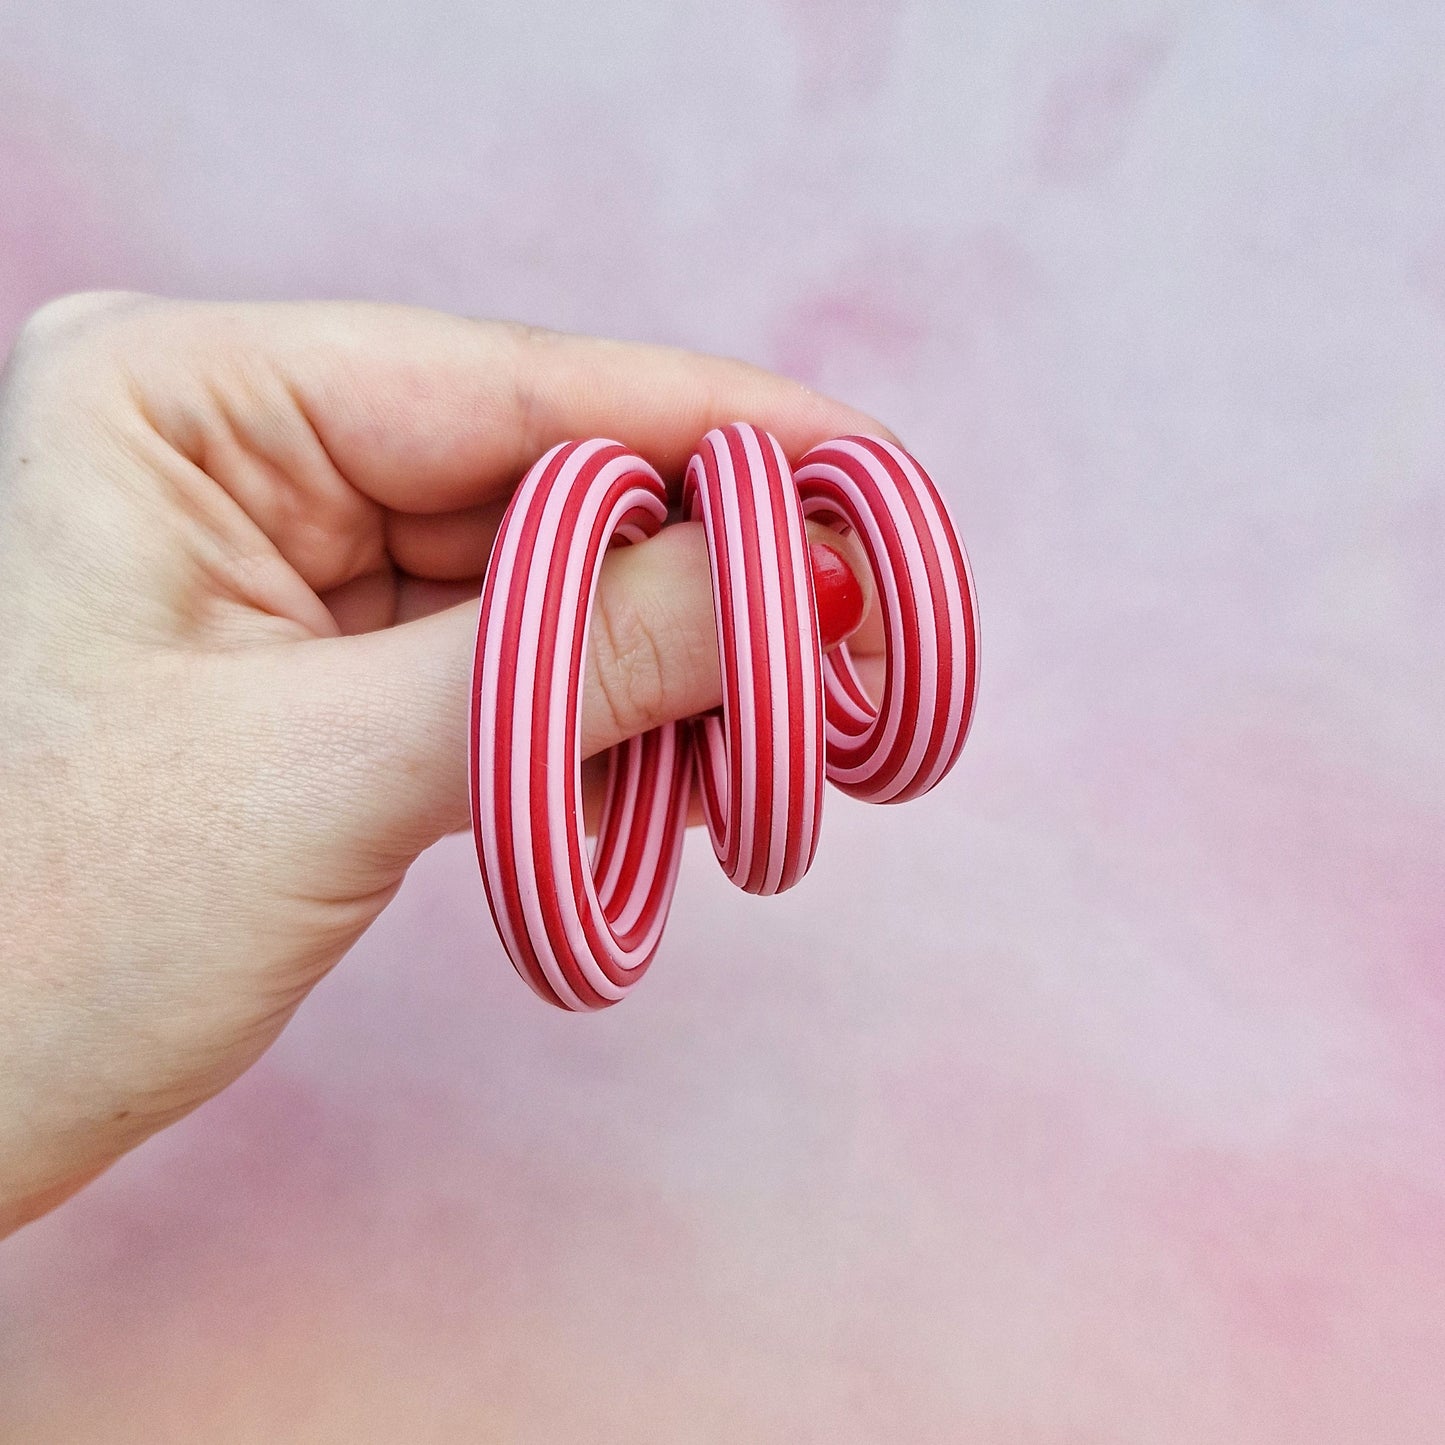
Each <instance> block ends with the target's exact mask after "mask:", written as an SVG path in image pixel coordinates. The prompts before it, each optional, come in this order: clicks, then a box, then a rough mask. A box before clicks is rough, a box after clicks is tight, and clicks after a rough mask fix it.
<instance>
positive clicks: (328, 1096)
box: [0, 0, 1445, 1445]
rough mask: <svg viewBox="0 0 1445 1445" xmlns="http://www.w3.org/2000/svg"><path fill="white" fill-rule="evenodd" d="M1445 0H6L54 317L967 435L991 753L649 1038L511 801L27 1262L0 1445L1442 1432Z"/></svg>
mask: <svg viewBox="0 0 1445 1445" xmlns="http://www.w3.org/2000/svg"><path fill="white" fill-rule="evenodd" d="M1442 74H1445V10H1442V8H1441V7H1440V5H1439V3H1438V0H1217V3H1210V4H1192V5H1191V4H1187V3H1184V0H1083V3H1078V4H1073V5H1067V6H1059V5H1050V4H1045V3H1028V0H1025V3H1019V0H971V3H961V0H872V3H866V0H834V3H828V0H735V3H732V4H729V5H726V6H722V5H713V4H705V3H701V0H627V3H616V4H585V5H584V4H581V3H578V0H529V3H527V4H525V5H520V4H500V3H496V0H483V3H465V4H464V3H461V0H411V3H409V4H407V5H404V6H397V5H391V4H382V3H380V0H347V3H343V0H287V3H284V4H283V3H280V0H253V3H250V4H246V5H193V4H181V3H177V0H133V3H131V4H128V5H125V6H117V5H111V4H102V3H99V0H71V3H67V4H64V5H57V4H52V3H46V0H3V5H0V347H3V346H5V345H8V341H9V339H10V338H11V337H12V336H13V333H14V331H15V329H16V327H17V326H18V325H19V323H20V322H21V320H22V318H23V317H24V316H25V314H26V313H27V312H28V311H29V310H30V309H32V308H33V307H35V306H36V305H37V304H39V303H40V302H41V301H43V300H44V299H46V298H47V297H49V296H52V295H55V294H57V293H59V292H63V291H67V290H73V289H77V288H84V287H92V286H131V287H140V288H146V289H151V290H155V291H160V292H166V293H174V294H184V295H193V296H225V297H301V296H317V295H324V296H365V297H376V298H386V299H390V300H398V301H409V302H418V303H424V304H427V305H432V306H438V307H444V308H448V309H452V310H457V311H463V312H468V313H474V314H485V315H496V316H510V317H517V318H521V319H525V320H529V321H534V322H539V323H543V324H547V325H551V326H556V327H564V328H569V329H577V330H584V331H594V332H602V333H607V334H613V335H620V336H627V337H636V338H643V339H649V340H660V341H667V342H676V343H682V344H685V345H688V346H692V347H697V348H702V349H708V350H717V351H722V352H728V353H733V354H737V355H741V356H745V357H747V358H749V359H750V360H753V361H756V362H759V363H761V364H763V365H765V366H770V367H774V368H777V369H780V370H782V371H785V372H788V373H790V374H792V375H794V376H796V377H799V378H802V379H803V380H805V381H807V382H809V383H811V384H813V385H815V386H817V387H820V388H823V389H827V390H830V391H833V392H836V393H838V394H839V395H841V396H843V397H844V398H846V399H847V400H849V401H851V402H854V403H856V404H858V405H860V406H862V407H865V408H869V409H871V410H873V411H874V412H875V413H877V414H878V415H880V416H881V417H883V418H884V419H885V420H887V421H888V422H889V423H890V424H891V425H892V426H894V427H895V428H896V429H897V430H898V431H899V432H900V434H901V435H902V436H903V437H904V438H905V439H906V441H907V442H908V443H909V444H910V445H911V446H912V447H913V448H914V449H915V450H916V451H917V453H918V454H919V455H920V457H921V458H923V460H924V461H925V463H926V464H927V465H928V466H929V467H930V468H931V469H932V470H933V472H934V475H935V476H936V477H937V478H938V480H939V482H940V484H941V486H942V487H943V489H944V491H945V492H946V494H947V496H948V497H949V499H950V501H951V503H952V505H953V507H954V510H955V513H956V516H957V518H958V521H959V523H960V526H961V528H962V530H963V533H964V536H965V539H966V541H967V544H968V546H969V549H970V552H971V555H972V558H973V561H974V565H975V570H976V574H977V579H978V586H979V591H980V597H981V603H982V615H983V622H984V651H983V656H984V669H983V687H982V694H981V704H980V711H979V716H978V722H977V724H976V727H975V731H974V734H973V739H972V741H971V742H970V745H969V748H968V750H967V751H966V753H965V755H964V759H963V762H962V764H961V765H960V767H959V769H958V770H957V772H956V773H955V774H954V775H953V777H952V778H951V779H950V780H949V781H948V783H947V784H946V785H945V786H944V787H942V788H941V789H940V790H939V791H938V792H937V793H935V794H933V795H932V796H930V797H929V798H928V799H926V800H924V801H922V802H920V803H917V804H914V805H911V806H909V807H907V808H905V809H901V810H897V809H894V810H890V809H874V810H869V809H867V808H864V807H861V806H858V805H854V804H852V803H850V802H849V800H847V799H844V798H842V797H841V796H838V795H834V796H833V797H832V798H830V802H829V816H828V818H827V820H826V826H825V827H824V831H823V844H822V849H821V854H820V858H819V861H818V864H817V866H816V868H815V869H814V871H813V873H812V875H811V876H810V877H809V879H808V880H807V882H806V883H805V884H804V885H803V886H802V887H800V888H798V889H797V890H796V891H795V892H793V893H791V894H789V895H788V896H786V897H784V898H781V899H777V900H772V901H768V902H759V901H756V900H753V899H749V898H745V897H743V896H742V895H740V894H736V893H734V892H733V891H732V890H731V889H730V888H729V887H728V885H727V884H726V883H725V882H724V881H723V879H722V876H721V874H720V873H719V872H718V870H717V869H716V867H715V865H714V863H713V862H712V859H711V856H710V851H709V850H708V848H707V846H706V844H705V842H703V841H702V839H700V838H698V839H694V840H693V842H692V845H691V847H690V850H689V854H688V859H687V862H686V864H685V871H684V878H683V884H682V889H681V893H680V896H679V899H678V903H677V906H676V909H675V912H674V919H673V923H672V925H671V928H670V931H669V934H668V938H667V940H666V944H665V951H664V953H663V955H662V957H661V958H660V960H659V962H658V965H657V967H656V968H655V969H654V970H653V972H652V974H651V976H650V977H649V978H648V980H647V983H646V986H645V987H643V988H642V989H640V990H639V991H638V993H637V994H636V995H635V996H634V997H633V998H632V999H630V1000H629V1001H628V1002H627V1003H626V1004H625V1005H624V1006H623V1007H621V1008H619V1009H615V1010H612V1011H611V1012H609V1013H607V1014H606V1015H604V1016H601V1017H595V1018H582V1019H578V1018H570V1017H563V1016H561V1015H559V1014H557V1013H554V1012H553V1011H551V1010H548V1009H545V1008H543V1007H542V1006H540V1005H539V1004H538V1003H537V1002H536V1000H535V999H534V998H533V997H532V996H531V995H530V994H529V993H528V992H527V990H526V989H525V988H524V987H523V986H522V985H521V984H520V983H519V981H518V980H517V979H516V978H515V977H514V976H513V974H512V972H511V969H510V967H509V966H508V964H507V963H506V960H505V958H504V956H503V954H502V951H501V949H500V947H499V945H498V943H497V942H496V940H495V938H494V936H493V932H492V928H491V924H490V921H489V919H488V917H487V913H486V906H485V901H484V898H483V894H482V889H481V884H480V880H479V877H478V874H477V870H476V865H475V860H474V858H473V856H472V854H471V843H470V840H467V839H460V840H455V841H452V842H448V843H446V844H444V845H443V846H441V847H439V848H437V849H436V850H434V851H433V852H432V853H431V854H429V855H428V856H427V857H426V858H424V859H423V860H422V862H421V863H420V864H419V865H418V866H417V867H416V868H415V870H414V871H413V874H412V876H411V878H410V879H409V881H408V883H407V885H406V888H405V890H404V891H403V893H402V895H401V896H400V898H399V899H398V900H397V902H396V903H395V905H394V906H393V907H392V908H391V910H390V911H389V912H388V913H387V914H386V915H385V917H384V918H383V920H382V922H381V924H380V925H379V926H378V927H377V928H376V929H375V930H374V931H373V932H372V934H370V935H369V936H368V937H367V938H366V939H365V940H364V941H363V943H362V944H361V946H360V947H358V948H357V949H356V950H355V952H354V953H353V955H352V956H351V957H350V959H349V960H348V961H347V962H346V963H345V964H344V965H343V966H342V967H341V968H340V969H338V970H337V972H336V973H335V974H333V975H332V976H331V977H330V978H329V979H328V980H327V981H326V982H325V983H324V984H323V985H322V986H321V988H320V989H319V990H318V991H317V993H316V995H315V996H314V998H313V999H312V1000H311V1001H310V1002H309V1003H308V1004H307V1005H306V1007H305V1008H303V1010H302V1011H301V1014H300V1016H299V1017H298V1018H297V1020H296V1021H295V1023H294V1024H293V1025H292V1027H291V1028H290V1029H289V1030H288V1032H287V1033H286V1034H285V1036H284V1037H283V1039H282V1040H281V1042H280V1044H279V1045H278V1046H277V1048H276V1049H275V1050H274V1051H273V1052H272V1053H271V1054H270V1055H269V1056H268V1058H267V1059H266V1060H265V1061H264V1062H263V1063H262V1064H261V1065H260V1066H259V1067H258V1068H257V1069H256V1070H255V1071H254V1072H253V1073H251V1074H250V1075H248V1076H247V1077H246V1078H245V1079H243V1080H242V1081H241V1082H240V1083H239V1084H237V1085H236V1086H235V1087H234V1088H232V1089H231V1090H229V1091H228V1092H227V1093H225V1094H224V1095H223V1096H222V1097H220V1098H219V1099H217V1100H215V1101H214V1102H213V1103H212V1104H210V1105H208V1106H207V1107H206V1108H204V1109H202V1110H201V1111H200V1112H199V1113H198V1114H196V1115H195V1116H194V1117H192V1118H191V1119H189V1120H188V1121H186V1122H185V1123H184V1124H182V1125H181V1126H180V1127H178V1128H176V1129H174V1130H172V1131H171V1132H169V1133H168V1134H166V1135H165V1136H163V1137H161V1138H159V1139H157V1140H155V1141H153V1142H152V1143H150V1144H149V1145H147V1146H146V1147H145V1148H143V1149H142V1150H140V1151H139V1152H138V1153H137V1154H135V1155H133V1156H131V1157H130V1158H128V1159H126V1160H125V1161H123V1162H122V1163H121V1164H120V1165H119V1166H118V1167H117V1168H115V1169H114V1170H113V1171H112V1172H111V1173H110V1174H109V1175H107V1176H106V1177H105V1178H104V1179H103V1180H101V1181H100V1182H99V1183H98V1184H96V1185H95V1186H94V1187H92V1188H91V1189H90V1190H89V1191H87V1192H86V1193H85V1194H84V1195H82V1196H81V1197H79V1198H78V1199H77V1200H75V1201H74V1202H73V1203H71V1204H69V1205H67V1206H66V1207H65V1208H63V1209H61V1210H60V1211H59V1212H58V1213H56V1214H54V1215H53V1216H51V1217H49V1218H48V1219H46V1220H44V1221H42V1222H40V1223H38V1224H36V1225H34V1226H32V1227H30V1228H28V1229H26V1230H24V1231H23V1232H22V1233H21V1234H19V1235H18V1236H16V1237H15V1238H13V1239H12V1240H11V1241H10V1242H9V1243H7V1244H6V1245H5V1246H4V1247H3V1248H0V1440H4V1441H5V1442H11V1441H14V1442H25V1445H50V1442H57V1445H59V1442H64V1445H88V1442H93V1441H94V1442H102V1441H103V1442H107V1445H117V1442H132V1441H135V1442H142V1441H143V1442H147V1445H159V1442H168V1441H185V1442H193V1441H208V1442H211V1441H227V1442H229V1441H238V1442H240V1441H244V1442H250V1441H258V1442H259V1441H266V1442H275V1441H306V1442H311V1441H346V1442H371V1441H399V1440H405V1441H407V1442H433V1441H437V1442H441V1441H448V1442H450V1441H498V1442H508V1445H512V1442H517V1445H533V1442H549V1445H555V1442H572V1441H576V1442H583V1445H592V1442H601V1445H611V1442H627V1445H640V1442H667V1445H673V1442H677V1445H686V1442H715V1441H716V1442H724V1441H725V1442H749V1445H753V1442H756V1445H773V1442H789V1445H805V1442H820V1445H821V1442H827V1445H853V1442H870V1445H871V1442H883V1441H887V1442H892V1441H906V1442H909V1445H929V1442H947V1445H958V1442H968V1445H1104V1442H1109V1445H1136V1442H1138V1445H1145V1442H1160V1441H1168V1442H1171V1445H1204V1442H1211V1445H1212V1442H1219V1441H1230V1442H1233V1445H1254V1442H1266V1441H1267V1442H1280V1441H1309V1442H1311V1445H1338V1442H1355V1441H1359V1442H1370V1445H1382V1442H1416V1441H1419V1442H1427V1441H1428V1442H1436V1441H1439V1440H1441V1439H1445V1382H1442V1362H1445V899H1442V868H1441V865H1442V862H1445V762H1442V751H1445V750H1442V743H1441V714H1442V706H1445V687H1442V678H1445V567H1442V553H1445V549H1442V542H1445V403H1442V393H1445V83H1442V79H1441V77H1442Z"/></svg>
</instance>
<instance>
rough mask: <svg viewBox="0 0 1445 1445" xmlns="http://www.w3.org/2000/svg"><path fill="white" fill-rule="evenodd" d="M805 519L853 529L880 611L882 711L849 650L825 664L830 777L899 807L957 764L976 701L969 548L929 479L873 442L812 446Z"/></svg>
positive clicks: (801, 484)
mask: <svg viewBox="0 0 1445 1445" xmlns="http://www.w3.org/2000/svg"><path fill="white" fill-rule="evenodd" d="M794 483H795V485H796V487H797V490H798V495H799V496H800V497H801V498H802V503H803V511H804V514H805V515H807V516H809V517H813V518H816V519H817V520H819V521H822V522H825V523H827V524H828V525H830V526H834V527H837V528H839V529H841V530H844V531H851V532H855V533H856V534H857V535H858V538H859V540H860V541H861V542H862V544H863V547H864V550H865V551H866V552H867V554H868V563H869V566H870V567H871V568H872V571H873V578H874V581H875V583H876V593H877V598H878V604H879V606H880V607H881V610H882V614H883V627H884V638H885V645H886V649H887V651H886V655H885V660H884V682H883V695H882V697H881V698H880V699H879V700H878V702H877V703H876V704H875V703H874V702H873V700H872V699H871V698H870V697H869V696H868V694H867V692H866V690H865V689H864V687H863V684H862V683H861V682H860V680H859V678H858V674H857V671H856V670H855V668H854V667H853V663H852V659H851V658H850V657H849V655H848V649H847V647H846V645H845V646H843V647H840V648H837V649H835V650H834V651H833V652H831V653H830V654H829V655H828V657H827V659H826V690H827V697H828V703H827V738H828V753H827V768H828V779H829V781H830V782H832V783H833V784H834V785H835V786H837V787H839V788H841V789H842V790H843V791H844V792H845V793H850V794H851V795H852V796H853V797H855V798H862V799H863V800H864V801H865V802H870V803H902V802H906V801H907V800H908V799H910V798H917V797H920V796H921V795H922V794H924V793H926V792H927V791H928V790H929V789H930V788H932V787H933V786H935V784H937V783H938V782H939V780H940V779H941V778H942V777H943V776H944V774H945V773H947V772H948V770H949V769H950V768H951V767H952V766H953V765H954V763H956V762H957V761H958V755H959V753H960V751H962V749H963V744H964V741H965V740H966V739H967V737H968V730H969V726H970V725H971V723H972V722H973V711H974V704H975V701H976V699H977V695H978V605H977V602H976V601H975V598H974V591H973V574H972V572H971V571H970V569H969V566H968V559H967V557H966V556H965V555H964V551H963V546H962V544H961V543H960V542H959V540H958V534H957V533H956V532H955V531H954V528H953V523H952V522H951V521H950V520H949V516H948V513H947V511H946V510H945V509H944V505H943V499H942V498H941V497H940V496H939V495H938V489H937V488H936V487H935V486H934V485H933V482H932V480H931V478H930V477H929V476H928V474H927V473H926V472H925V471H924V470H923V468H922V467H920V466H919V465H918V463H917V462H916V461H914V460H913V458H912V457H910V456H909V455H908V453H907V452H905V451H903V450H901V449H900V448H899V447H896V446H894V445H893V444H892V443H891V442H886V441H883V440H882V439H881V438H878V437H843V438H841V439H839V440H838V441H831V442H825V443H824V444H823V445H821V446H817V447H814V448H813V450H812V451H810V452H809V453H808V454H807V455H806V456H805V457H804V458H803V460H802V463H801V464H800V465H799V467H798V469H797V471H796V472H795V473H794Z"/></svg>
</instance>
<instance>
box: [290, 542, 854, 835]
mask: <svg viewBox="0 0 1445 1445" xmlns="http://www.w3.org/2000/svg"><path fill="white" fill-rule="evenodd" d="M843 550H844V552H845V553H847V550H848V549H846V548H844V549H843ZM860 580H862V581H863V585H864V587H865V591H866V590H867V589H868V588H869V587H870V585H871V584H869V583H868V582H867V580H866V579H860ZM458 585H462V584H458ZM476 624H477V608H476V603H475V601H474V600H470V599H469V600H468V601H467V602H465V603H463V604H461V605H459V606H455V607H451V608H448V609H447V610H445V611H442V612H436V613H433V614H431V615H429V616H424V617H419V618H417V619H416V620H414V621H411V622H408V623H405V624H403V625H399V626H396V627H392V628H389V629H386V630H384V631H380V632H373V633H369V634H366V635H364V636H357V637H346V638H339V639H332V640H327V641H322V642H317V643H308V644H303V645H302V646H300V647H299V648H292V649H290V651H291V652H292V653H293V654H295V657H296V662H295V666H296V669H297V678H298V685H301V680H302V679H304V686H305V687H307V688H308V689H309V690H310V692H311V694H312V695H313V696H317V695H319V696H324V697H329V698H332V699H335V700H336V701H335V705H336V706H337V707H338V708H339V709H341V710H342V711H343V717H342V720H341V725H342V727H343V730H344V732H345V735H346V736H347V737H348V738H350V739H352V740H353V746H354V747H355V748H356V749H358V750H360V752H361V754H362V756H361V757H360V758H359V759H358V761H360V762H361V763H362V764H363V765H364V768H365V772H366V776H367V782H366V784H365V786H364V787H357V786H356V785H355V784H354V783H353V782H348V784H347V787H348V792H349V794H350V801H349V802H348V805H347V806H348V807H350V806H352V805H356V806H359V807H361V808H362V812H361V813H359V814H357V815H356V817H357V821H356V826H357V827H358V828H360V829H362V831H363V832H364V833H365V835H366V837H367V840H368V842H369V843H370V844H372V845H375V844H376V843H378V842H379V841H380V840H382V839H389V840H391V842H392V844H393V846H394V847H395V849H396V851H397V853H398V855H404V856H405V857H407V858H409V857H410V856H411V854H413V853H415V852H416V851H419V850H420V849H421V848H423V847H425V846H427V844H429V843H430V842H432V841H434V840H435V839H436V838H438V837H440V836H442V834H444V833H447V832H452V831H455V830H456V829H458V828H461V827H464V826H465V825H466V823H467V814H468V802H467V779H466V759H467V727H468V715H469V710H470V696H469V688H470V681H471V669H472V653H473V648H474V646H475V641H476ZM721 700H722V691H721V674H720V668H719V663H718V650H717V631H716V623H715V620H714V615H713V600H712V587H711V581H710V574H709V568H708V559H707V547H706V542H705V540H704V537H703V531H702V528H701V526H700V525H698V524H694V523H687V524H680V525H676V526H672V527H668V528H665V529H664V530H663V531H662V532H660V533H659V534H658V535H657V536H656V537H653V538H651V539H650V540H648V541H645V542H641V543H638V544H636V545H634V546H630V547H622V548H618V549H616V550H614V551H613V552H611V553H610V554H609V555H608V557H607V558H606V560H605V561H604V563H603V566H602V571H601V576H600V579H599V583H598V589H597V596H596V600H595V603H594V606H593V611H592V622H591V627H590V629H589V634H588V655H587V659H586V664H585V672H584V679H583V702H582V728H581V750H582V754H583V757H584V758H585V757H591V756H594V755H596V754H598V753H601V752H603V751H604V750H605V749H607V748H610V747H612V746H614V745H615V744H616V743H619V742H621V741H622V740H623V739H625V738H628V737H632V736H634V735H636V734H638V733H642V732H646V731H648V730H649V729H651V728H654V727H658V726H660V725H661V724H663V723H665V722H671V721H674V720H676V719H679V718H685V717H691V716H693V715H695V714H697V713H702V712H706V711H708V710H709V709H711V708H713V707H716V706H718V705H719V704H720V702H721ZM329 730H330V731H332V732H334V731H335V727H334V725H333V726H332V727H331V728H330V729H329Z"/></svg>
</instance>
